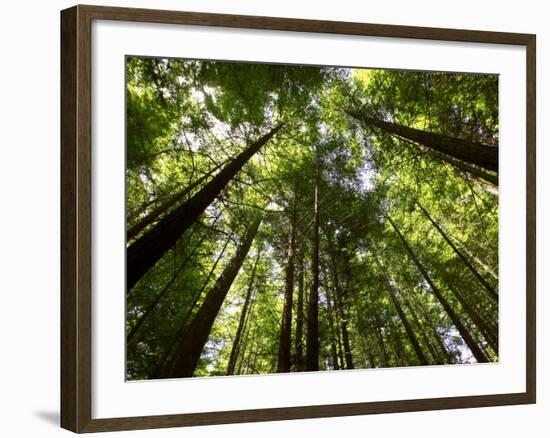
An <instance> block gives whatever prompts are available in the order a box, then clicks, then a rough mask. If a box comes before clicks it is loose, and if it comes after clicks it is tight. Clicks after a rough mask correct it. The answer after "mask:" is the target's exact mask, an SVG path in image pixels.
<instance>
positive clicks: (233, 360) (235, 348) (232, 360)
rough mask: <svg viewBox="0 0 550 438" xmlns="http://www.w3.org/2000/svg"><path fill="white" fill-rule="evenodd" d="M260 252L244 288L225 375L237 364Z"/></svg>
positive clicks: (232, 371) (231, 371) (231, 372)
mask: <svg viewBox="0 0 550 438" xmlns="http://www.w3.org/2000/svg"><path fill="white" fill-rule="evenodd" d="M260 254H261V249H258V254H257V255H256V260H255V261H254V266H253V268H252V272H251V274H250V280H249V282H248V288H247V289H246V297H245V299H244V304H243V309H242V310H241V316H240V318H239V325H238V327H237V332H236V334H235V339H234V340H233V345H232V346H231V354H230V355H229V362H228V364H227V371H226V375H228V376H232V375H233V373H234V372H235V365H236V364H237V358H238V357H239V353H240V350H241V339H242V335H243V330H244V327H245V321H246V316H247V314H248V308H249V307H250V300H251V297H252V291H253V289H254V281H255V279H256V268H257V267H258V262H259V260H260Z"/></svg>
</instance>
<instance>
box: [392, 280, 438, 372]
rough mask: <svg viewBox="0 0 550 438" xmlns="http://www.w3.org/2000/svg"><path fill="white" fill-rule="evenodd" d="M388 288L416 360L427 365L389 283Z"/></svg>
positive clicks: (418, 343)
mask: <svg viewBox="0 0 550 438" xmlns="http://www.w3.org/2000/svg"><path fill="white" fill-rule="evenodd" d="M388 290H389V292H390V297H391V300H392V302H393V305H394V307H395V310H397V313H398V314H399V318H401V322H402V323H403V326H404V327H405V331H406V332H407V336H408V337H409V341H411V344H412V346H413V348H414V351H415V353H416V357H418V360H419V362H420V364H421V365H428V364H429V361H428V359H427V358H426V356H425V355H424V352H423V351H422V348H421V347H420V342H418V339H417V338H416V334H415V333H414V330H413V328H412V327H411V325H410V323H409V320H408V319H407V315H405V312H404V311H403V308H402V307H401V303H400V302H399V300H398V298H397V296H396V294H395V292H394V290H393V288H392V286H391V285H388Z"/></svg>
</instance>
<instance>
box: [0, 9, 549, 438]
mask: <svg viewBox="0 0 550 438" xmlns="http://www.w3.org/2000/svg"><path fill="white" fill-rule="evenodd" d="M88 3H93V4H107V5H111V6H135V7H149V8H159V9H179V10H193V11H204V12H225V13H234V14H252V15H271V16H285V17H296V18H315V19H328V20H342V21H363V22H371V23H387V24H407V25H417V26H436V27H451V28H453V27H454V28H465V29H481V30H495V31H505V32H528V33H536V34H537V39H538V41H537V45H538V51H537V64H538V68H537V76H538V93H537V96H538V117H537V119H538V120H537V123H538V136H537V141H538V169H539V171H538V173H539V177H538V187H539V190H538V197H537V198H538V200H537V203H538V213H537V216H538V219H537V220H538V224H539V227H538V263H537V264H538V273H539V275H538V320H539V324H538V332H539V339H538V346H539V362H538V366H539V373H538V383H539V384H538V390H539V396H538V400H539V403H538V404H537V405H535V406H517V407H498V408H482V409H465V410H455V411H439V412H420V413H407V414H391V415H376V416H363V417H348V418H327V419H319V420H300V421H284V422H273V423H256V424H242V425H230V426H208V427H200V428H187V429H167V430H162V431H139V432H121V433H116V434H115V433H111V434H104V435H105V436H117V437H124V436H132V437H133V436H143V437H147V436H148V437H153V436H154V437H172V436H174V437H175V436H181V434H183V433H184V434H185V436H187V437H191V438H195V437H201V438H206V437H208V438H210V437H217V436H220V435H223V436H224V437H227V438H231V437H240V438H243V437H249V436H250V437H256V436H262V437H266V438H269V437H279V436H304V435H306V436H307V435H313V434H315V436H316V437H325V436H326V437H329V436H331V437H333V436H341V435H342V434H348V435H349V436H359V435H373V436H377V435H378V436H380V435H384V436H388V437H394V436H399V435H407V437H410V438H414V437H422V438H429V437H440V436H445V437H446V438H454V437H456V438H463V437H465V436H466V437H474V438H477V437H482V436H495V437H499V438H504V437H517V436H529V437H533V438H538V437H545V436H547V434H548V429H549V426H550V421H549V420H548V412H550V411H549V409H550V399H549V394H550V387H549V384H548V383H547V381H546V380H545V379H544V377H545V371H546V370H545V368H548V364H549V363H550V360H549V359H550V358H549V350H548V349H544V350H543V348H542V346H543V343H544V342H545V341H544V340H545V339H546V337H547V335H548V334H549V333H548V331H549V327H550V325H549V324H548V323H545V322H544V321H543V315H544V314H547V313H548V312H550V308H549V305H548V304H547V302H546V300H545V297H544V296H543V295H544V291H545V289H546V283H547V282H548V274H547V272H545V271H548V269H549V268H550V266H548V263H546V260H545V252H548V247H549V246H550V240H549V239H550V237H549V236H548V235H547V234H546V233H545V230H544V227H543V224H544V223H545V222H546V221H548V220H550V210H549V209H548V208H546V203H545V199H544V198H545V193H546V191H547V190H548V187H545V185H546V178H545V177H544V176H543V175H542V173H543V172H542V170H543V169H545V168H548V166H549V165H550V162H549V160H550V158H549V157H550V155H549V154H547V153H545V152H544V150H543V145H544V143H545V137H546V136H547V135H546V134H547V132H548V127H547V126H544V123H543V121H544V120H545V119H546V120H547V119H548V114H546V113H545V110H546V105H547V104H548V102H549V101H550V95H549V93H550V91H549V88H548V87H546V86H545V85H546V84H545V79H546V78H548V77H550V67H549V66H548V62H547V60H546V56H547V55H548V52H549V49H548V46H547V45H546V44H548V43H547V41H548V40H549V39H550V28H549V27H548V18H549V17H550V14H549V13H548V12H547V11H545V9H544V8H545V2H541V1H536V0H524V1H522V2H505V1H502V0H501V1H497V0H486V1H483V2H482V1H479V0H462V1H460V2H456V1H455V2H441V1H435V0H434V1H428V0H419V1H416V2H411V1H407V0H399V1H386V2H370V3H367V2H359V1H357V0H355V1H354V0H338V1H337V2H335V1H330V0H317V1H310V2H308V1H304V0H303V1H301V2H299V1H296V0H278V1H276V2H275V1H272V2H259V1H253V0H234V1H232V2H228V1H223V0H202V1H200V0H181V1H176V0H157V1H152V0H149V1H147V0H126V1H124V0H111V1H108V2H96V1H90V2H88ZM72 5H73V3H72V2H69V1H64V0H63V1H62V0H50V1H47V2H46V1H36V0H30V1H29V0H27V1H20V2H16V1H12V2H9V3H8V2H5V3H4V4H3V5H2V14H1V16H0V35H1V38H0V47H1V53H2V56H1V58H0V60H1V61H0V62H1V67H0V147H1V149H0V199H1V206H2V207H1V210H0V267H1V268H0V348H1V356H0V409H1V410H0V412H1V414H0V433H1V434H2V435H3V436H9V437H19V436H22V437H23V436H25V437H41V438H48V437H56V436H69V434H70V433H69V432H67V431H63V430H61V429H59V427H58V417H59V411H58V405H59V377H58V376H59V371H58V370H59V10H60V9H63V8H66V7H69V6H72ZM545 128H546V129H545ZM545 164H546V166H545ZM544 247H546V249H545V248H544ZM519 250H522V249H519ZM545 414H546V415H545Z"/></svg>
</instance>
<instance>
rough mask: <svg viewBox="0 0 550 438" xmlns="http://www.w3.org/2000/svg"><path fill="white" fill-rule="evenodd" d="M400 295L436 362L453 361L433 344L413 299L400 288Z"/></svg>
mask: <svg viewBox="0 0 550 438" xmlns="http://www.w3.org/2000/svg"><path fill="white" fill-rule="evenodd" d="M400 292H401V293H400V296H401V297H402V298H403V301H404V302H405V306H406V307H407V309H409V312H410V313H411V315H412V319H413V321H414V322H415V323H416V326H417V327H418V331H419V333H420V336H421V337H422V341H423V342H424V345H426V346H427V347H428V350H429V351H430V354H431V356H432V358H433V360H434V363H438V364H443V363H452V361H451V362H449V361H448V357H447V356H446V355H441V353H440V352H439V351H437V348H436V347H434V346H433V345H432V342H431V340H430V338H429V337H428V335H427V330H426V329H425V327H424V324H423V323H422V320H421V319H420V318H419V317H418V314H417V312H416V310H415V309H414V307H413V305H412V303H411V301H410V300H409V298H408V297H407V294H406V293H404V292H403V291H402V290H400Z"/></svg>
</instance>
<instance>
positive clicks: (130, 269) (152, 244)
mask: <svg viewBox="0 0 550 438" xmlns="http://www.w3.org/2000/svg"><path fill="white" fill-rule="evenodd" d="M282 126H283V125H282V124H280V125H278V126H277V127H275V128H274V129H272V130H271V131H270V132H269V133H268V134H266V135H264V136H263V137H261V138H260V139H259V140H257V141H256V142H254V143H253V144H252V145H250V146H249V147H248V148H247V149H246V150H244V151H243V152H241V153H240V154H239V155H237V157H235V158H234V159H233V160H232V161H231V162H230V163H228V164H227V165H226V166H225V167H224V168H223V169H222V170H221V171H220V172H219V173H218V174H217V175H216V176H215V177H214V178H212V180H211V181H210V182H209V183H208V184H206V185H205V186H204V187H203V188H202V189H200V190H199V191H198V192H197V193H196V194H195V195H193V196H192V197H191V198H190V199H188V200H187V201H185V202H184V203H183V204H182V205H180V206H179V207H178V208H176V209H175V210H174V211H172V212H171V213H170V214H168V215H167V216H165V217H163V218H162V219H161V220H160V221H159V222H158V223H157V225H156V226H155V227H154V228H151V229H150V230H149V231H147V232H146V233H144V234H143V235H142V236H141V237H140V238H139V239H137V240H136V241H135V242H134V243H132V244H131V245H130V246H129V247H128V249H127V257H126V260H127V278H126V289H127V290H130V289H131V288H132V287H133V286H134V285H135V284H136V283H137V281H138V280H139V279H140V278H141V277H142V276H143V275H144V274H145V273H146V272H147V271H148V270H149V269H150V268H151V267H152V266H153V265H154V264H155V263H156V262H157V261H158V260H159V259H160V258H161V257H162V256H163V254H164V253H165V252H166V251H167V250H168V249H169V248H170V247H172V245H174V243H175V242H176V241H177V240H178V238H179V237H180V236H181V235H182V234H183V233H184V232H185V231H186V230H187V229H188V228H189V227H190V226H191V225H192V224H193V223H194V222H195V221H196V220H197V219H198V217H199V216H200V215H201V214H202V213H203V212H204V210H205V209H206V208H207V207H208V206H209V205H210V204H211V203H212V201H213V200H214V199H215V198H216V197H217V196H218V195H219V194H220V192H221V191H222V190H223V189H224V188H225V187H226V186H227V184H228V183H229V181H230V180H231V179H232V178H233V177H234V176H235V175H236V174H237V173H238V172H239V171H240V170H241V169H242V167H243V166H244V165H245V164H246V163H247V162H248V160H249V159H250V158H251V157H252V156H253V155H254V154H255V153H256V152H258V151H259V150H260V148H261V147H262V146H263V145H265V144H266V143H267V142H268V141H269V140H270V139H271V138H272V137H273V136H274V135H275V134H276V133H277V132H278V131H279V130H280V129H281V127H282Z"/></svg>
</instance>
